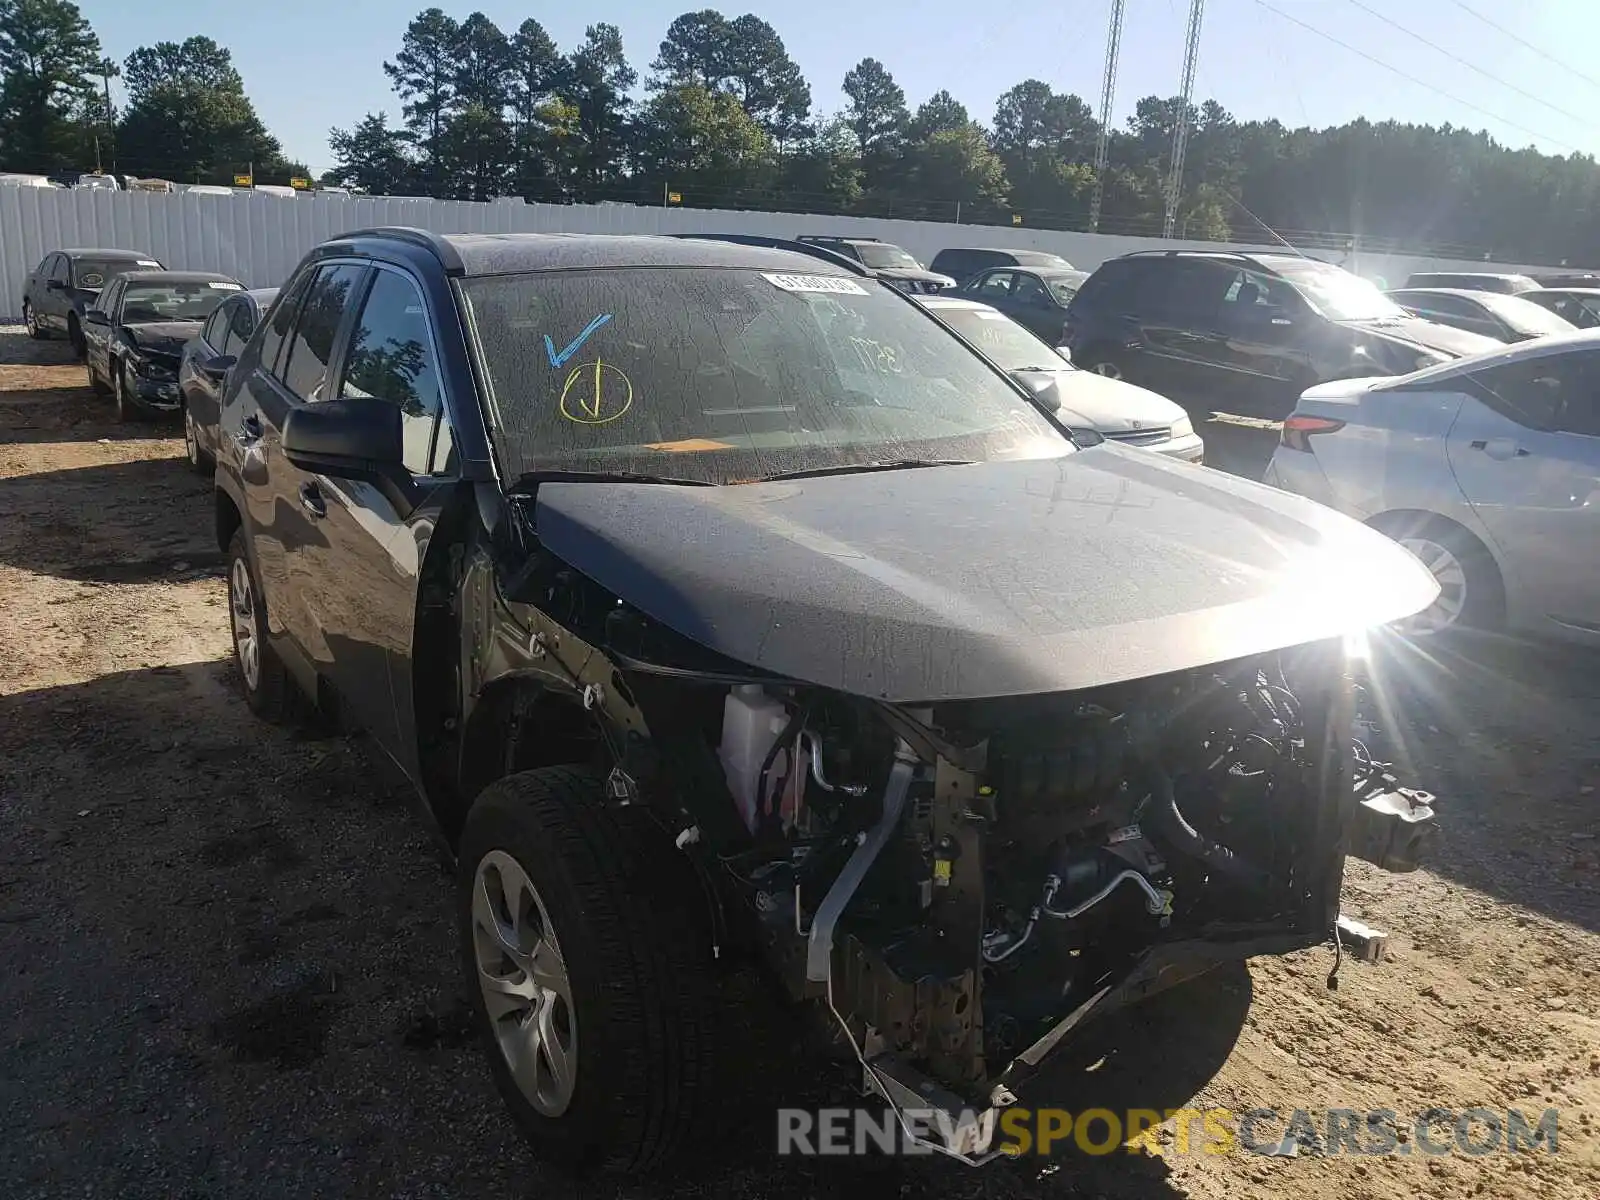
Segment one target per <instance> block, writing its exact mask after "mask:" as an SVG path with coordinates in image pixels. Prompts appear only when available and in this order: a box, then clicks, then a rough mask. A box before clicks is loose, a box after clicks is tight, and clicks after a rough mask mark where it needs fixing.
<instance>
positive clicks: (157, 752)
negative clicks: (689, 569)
mask: <svg viewBox="0 0 1600 1200" xmlns="http://www.w3.org/2000/svg"><path fill="white" fill-rule="evenodd" d="M83 382H84V376H83V372H82V370H81V368H79V367H77V366H75V365H71V364H70V362H69V360H68V358H67V355H66V354H65V352H64V347H62V346H61V345H60V344H59V343H49V344H35V343H30V342H28V341H26V340H25V339H24V338H22V337H21V336H19V334H18V332H17V331H16V330H0V1130H3V1134H0V1196H3V1197H5V1198H6V1200H23V1198H27V1197H55V1196H67V1195H71V1196H98V1197H116V1198H118V1200H136V1198H142V1197H150V1198H152V1200H153V1198H158V1197H159V1198H162V1200H167V1198H173V1197H196V1198H198V1197H219V1198H221V1197H226V1198H227V1200H244V1198H247V1197H302V1196H314V1195H316V1196H341V1197H343V1196H351V1197H355V1196H361V1197H366V1196H372V1197H380V1196H381V1197H418V1198H421V1197H452V1198H453V1197H462V1198H467V1197H511V1196H519V1197H520V1196H534V1195H539V1196H567V1195H579V1194H581V1195H586V1196H617V1197H630V1198H631V1197H702V1196H704V1197H710V1196H741V1197H774V1198H788V1197H795V1198H799V1197H834V1196H838V1197H848V1196H856V1195H860V1194H865V1193H864V1192H863V1188H865V1187H870V1188H872V1189H873V1194H876V1195H883V1196H896V1195H899V1196H919V1195H921V1196H926V1195H941V1196H949V1197H957V1198H965V1197H979V1196H982V1197H993V1198H1004V1197H1019V1198H1025V1200H1044V1198H1051V1200H1055V1198H1062V1200H1065V1198H1073V1197H1084V1198H1093V1197H1105V1198H1128V1200H1174V1198H1177V1197H1187V1198H1196V1200H1198V1198H1205V1200H1222V1198H1224V1197H1234V1196H1240V1195H1254V1196H1263V1197H1285V1198H1288V1197H1293V1198H1294V1200H1335V1198H1339V1200H1344V1198H1356V1200H1400V1198H1401V1197H1413V1196H1421V1197H1438V1198H1444V1197H1458V1196H1460V1197H1468V1196H1482V1197H1490V1198H1499V1197H1505V1198H1508V1200H1509V1198H1511V1197H1542V1198H1548V1200H1594V1197H1596V1196H1600V1136H1597V1129H1600V978H1597V972H1600V844H1597V842H1596V839H1595V833H1596V829H1597V824H1596V821H1595V816H1594V813H1595V805H1596V802H1597V800H1600V796H1597V794H1596V790H1595V789H1596V788H1597V787H1600V721H1597V720H1596V717H1597V715H1600V670H1597V666H1600V660H1597V659H1596V657H1595V656H1593V655H1588V656H1580V655H1574V654H1571V653H1556V652H1550V651H1532V650H1527V649H1525V648H1519V647H1515V646H1487V647H1481V648H1477V649H1474V650H1473V651H1472V653H1471V654H1470V655H1467V656H1452V657H1450V658H1449V659H1447V660H1436V661H1431V662H1430V661H1426V660H1424V659H1422V658H1421V657H1420V656H1412V657H1410V658H1408V659H1406V660H1403V661H1402V660H1400V659H1398V658H1396V657H1390V658H1387V659H1385V660H1384V661H1382V662H1380V663H1379V664H1378V665H1377V666H1376V667H1375V676H1376V678H1377V681H1378V682H1381V683H1382V684H1383V687H1382V689H1381V692H1382V694H1383V696H1385V697H1386V698H1387V699H1388V701H1389V702H1390V704H1391V706H1392V707H1393V708H1394V709H1395V713H1394V715H1393V716H1391V717H1388V718H1385V719H1383V720H1382V722H1381V723H1382V724H1384V725H1385V742H1386V744H1389V745H1392V746H1396V747H1399V748H1401V751H1402V752H1403V755H1404V757H1405V758H1406V760H1407V761H1408V763H1409V764H1410V768H1411V769H1412V770H1413V771H1414V773H1415V774H1414V778H1415V781H1416V782H1417V783H1418V785H1419V786H1423V787H1427V788H1429V789H1431V790H1433V791H1435V792H1437V793H1438V794H1439V796H1440V797H1441V801H1440V803H1441V811H1442V813H1443V819H1444V821H1445V822H1446V826H1447V827H1446V830H1445V837H1444V839H1443V840H1442V842H1441V843H1440V844H1439V846H1438V847H1437V850H1436V856H1435V857H1436V861H1435V863H1434V864H1433V866H1432V867H1431V868H1430V869H1428V870H1425V871H1419V872H1416V873H1414V874H1410V875H1402V876H1390V875H1384V874H1382V873H1379V872H1377V871H1374V870H1369V869H1367V868H1365V867H1364V866H1362V865H1360V864H1352V867H1351V870H1350V872H1349V876H1348V881H1347V885H1346V889H1345V911H1346V912H1348V913H1350V914H1351V915H1353V916H1356V917H1359V918H1361V919H1364V920H1366V921H1367V922H1369V923H1370V924H1372V925H1375V926H1378V927H1379V928H1381V929H1383V930H1386V931H1388V932H1389V933H1390V935H1391V948H1392V952H1391V955H1390V957H1389V959H1388V961H1384V962H1380V963H1376V964H1373V963H1365V962H1357V961H1352V960H1351V959H1349V958H1348V957H1347V958H1346V961H1345V963H1344V965H1343V969H1342V971H1341V974H1340V976H1339V980H1340V986H1339V988H1338V990H1337V991H1329V990H1328V989H1327V988H1326V986H1325V977H1326V975H1327V973H1328V971H1329V969H1330V967H1331V965H1332V957H1333V956H1332V952H1331V949H1321V950H1316V951H1308V952H1305V953H1302V954H1299V955H1296V956H1293V957H1291V958H1288V959H1282V960H1268V961H1255V962H1251V963H1250V964H1248V967H1247V968H1245V967H1241V968H1239V969H1237V970H1234V971H1222V972H1217V973H1214V974H1213V975H1212V976H1209V977H1207V978H1205V979H1203V980H1201V981H1199V982H1197V983H1195V984H1192V985H1190V986H1189V987H1187V988H1183V989H1180V990H1178V991H1176V992H1173V993H1170V994H1168V995H1167V996H1165V997H1162V998H1160V999H1158V1000H1155V1001H1153V1002H1151V1003H1149V1004H1147V1005H1145V1006H1143V1007H1142V1008H1140V1009H1137V1010H1134V1011H1132V1012H1129V1013H1127V1014H1124V1015H1122V1016H1119V1017H1114V1018H1110V1019H1108V1020H1107V1021H1105V1022H1104V1023H1103V1024H1102V1025H1100V1026H1099V1027H1098V1028H1095V1029H1094V1031H1093V1033H1092V1034H1091V1035H1090V1036H1089V1037H1088V1041H1087V1042H1086V1044H1085V1048H1084V1049H1083V1050H1082V1051H1079V1052H1076V1053H1075V1055H1074V1056H1073V1057H1072V1058H1071V1059H1069V1060H1068V1061H1067V1062H1065V1063H1063V1064H1062V1065H1061V1066H1060V1068H1059V1069H1057V1070H1055V1071H1053V1072H1052V1073H1051V1075H1050V1076H1049V1077H1048V1078H1047V1079H1045V1080H1043V1081H1041V1082H1040V1084H1039V1085H1038V1086H1037V1087H1036V1088H1035V1089H1034V1090H1033V1092H1032V1093H1030V1095H1028V1096H1027V1097H1025V1099H1026V1100H1027V1101H1029V1102H1030V1103H1032V1104H1033V1105H1035V1106H1043V1105H1046V1104H1059V1105H1062V1106H1065V1107H1069V1108H1072V1109H1075V1110H1081V1109H1082V1108H1084V1107H1085V1106H1086V1105H1087V1104H1091V1103H1098V1104H1104V1105H1106V1106H1108V1107H1111V1108H1113V1109H1117V1110H1123V1109H1126V1108H1129V1107H1138V1108H1153V1109H1163V1110H1164V1109H1170V1108H1178V1107H1184V1106H1187V1107H1194V1108H1205V1107H1221V1108H1226V1109H1228V1110H1231V1111H1232V1112H1234V1113H1236V1114H1242V1113H1243V1112H1244V1111H1245V1110H1248V1109H1251V1108H1255V1107H1267V1108H1273V1109H1276V1110H1278V1111H1279V1112H1280V1113H1281V1114H1283V1115H1284V1117H1285V1119H1286V1118H1287V1115H1288V1114H1289V1112H1290V1111H1291V1110H1293V1109H1296V1108H1304V1109H1307V1110H1319V1109H1325V1108H1328V1107H1338V1108H1351V1109H1357V1110H1369V1109H1391V1110H1395V1111H1396V1112H1397V1113H1399V1114H1401V1117H1400V1120H1401V1124H1402V1127H1403V1128H1409V1122H1410V1121H1411V1120H1412V1118H1414V1116H1415V1115H1416V1114H1418V1113H1421V1112H1424V1111H1425V1110H1428V1109H1433V1108H1442V1109H1448V1110H1451V1111H1453V1112H1461V1111H1463V1110H1466V1109H1468V1108H1474V1107H1481V1108H1487V1109H1491V1110H1499V1111H1501V1112H1504V1110H1506V1109H1508V1108H1517V1109H1521V1110H1523V1111H1524V1112H1527V1113H1528V1114H1529V1115H1530V1117H1531V1118H1533V1119H1535V1120H1536V1119H1537V1118H1538V1116H1539V1115H1540V1114H1541V1113H1542V1112H1543V1111H1544V1110H1545V1109H1546V1108H1552V1107H1553V1108H1557V1109H1559V1143H1558V1150H1557V1152H1556V1153H1555V1154H1549V1153H1546V1152H1543V1151H1540V1152H1537V1153H1534V1152H1527V1151H1524V1152H1522V1153H1520V1154H1514V1155H1513V1154H1491V1155H1487V1156H1483V1157H1469V1156H1466V1155H1464V1154H1461V1153H1452V1154H1449V1155H1445V1156H1441V1157H1428V1156H1423V1155H1420V1154H1407V1153H1401V1154H1396V1155H1393V1156H1389V1157H1354V1156H1348V1155H1340V1154H1335V1153H1332V1152H1331V1150H1330V1148H1329V1147H1328V1146H1326V1145H1325V1144H1323V1142H1322V1141H1321V1140H1319V1139H1318V1138H1315V1137H1305V1138H1301V1139H1300V1140H1299V1142H1298V1143H1286V1145H1298V1152H1297V1153H1296V1154H1294V1155H1293V1156H1289V1155H1278V1156H1269V1157H1263V1156H1258V1155H1252V1154H1245V1153H1241V1152H1235V1153H1229V1154H1221V1155H1217V1154H1203V1153H1197V1152H1193V1148H1191V1153H1188V1154H1182V1153H1179V1152H1178V1150H1179V1147H1178V1144H1177V1140H1176V1138H1175V1137H1174V1135H1173V1133H1172V1131H1171V1129H1170V1128H1169V1129H1167V1130H1166V1131H1164V1133H1163V1134H1162V1135H1161V1140H1160V1141H1159V1142H1158V1147H1157V1148H1158V1149H1159V1150H1160V1153H1140V1154H1127V1153H1122V1152H1118V1153H1116V1154H1115V1155H1113V1156H1109V1157H1086V1156H1082V1155H1079V1156H1075V1157H1062V1158H1057V1159H1053V1160H1050V1161H1048V1162H1043V1161H1040V1160H1036V1159H1035V1160H1029V1161H1025V1162H1020V1163H1008V1162H1002V1163H997V1164H994V1165H991V1166H989V1167H987V1168H985V1169H983V1170H982V1171H980V1172H973V1171H969V1170H967V1169H964V1168H961V1167H959V1166H956V1165H954V1164H948V1163H944V1162H940V1161H929V1160H923V1159H917V1160H903V1159H902V1160H889V1159H882V1158H879V1159H873V1160H865V1161H863V1160H851V1161H840V1160H796V1159H782V1160H780V1159H778V1158H777V1157H776V1156H775V1155H774V1154H773V1151H772V1146H773V1141H774V1131H775V1118H774V1115H773V1109H774V1107H775V1106H776V1105H778V1104H779V1103H780V1102H787V1103H791V1104H804V1105H817V1104H826V1103H843V1102H846V1098H847V1097H848V1095H849V1088H850V1085H851V1083H852V1082H853V1081H852V1079H851V1076H850V1073H849V1072H848V1071H845V1070H844V1069H843V1068H842V1067H839V1066H835V1065H827V1066H821V1065H819V1064H818V1063H817V1061H816V1059H815V1057H814V1055H813V1054H812V1052H811V1050H810V1049H809V1048H808V1047H809V1043H808V1041H807V1039H806V1036H805V1032H804V1025H803V1023H802V1018H800V1017H798V1016H794V1015H790V1014H786V1013H782V1012H778V1011H776V1010H774V1009H773V1008H772V1006H771V1005H770V1004H769V1003H768V1001H767V999H766V994H765V993H764V992H763V991H762V990H761V989H760V988H759V987H758V986H757V985H755V984H754V983H753V982H752V981H750V980H748V979H745V978H742V977H740V978H736V979H734V980H732V981H731V982H730V986H732V987H734V988H735V989H736V990H737V989H744V990H745V991H746V992H747V993H748V1002H747V1003H746V1004H744V1006H743V1010H742V1011H744V1012H746V1013H747V1014H748V1021H747V1022H746V1025H747V1027H742V1028H741V1029H740V1030H738V1031H737V1032H736V1035H735V1036H736V1038H742V1039H745V1043H746V1044H745V1045H744V1046H743V1047H742V1049H741V1053H743V1054H744V1055H745V1057H746V1060H747V1061H748V1062H749V1064H750V1069H749V1072H748V1081H749V1082H748V1089H749V1090H748V1092H741V1093H739V1094H735V1095H730V1096H729V1097H728V1098H727V1100H728V1112H729V1115H728V1119H727V1121H726V1124H725V1136H724V1144H723V1146H722V1147H721V1148H720V1149H719V1150H717V1151H716V1152H715V1153H708V1154H705V1155H702V1156H699V1157H696V1158H693V1159H691V1160H690V1161H688V1162H687V1163H685V1164H684V1165H683V1166H682V1167H681V1168H680V1170H679V1172H678V1173H677V1174H676V1175H675V1176H673V1177H671V1178H670V1179H667V1180H657V1181H653V1182H650V1183H648V1184H619V1183H596V1184H589V1185H586V1186H584V1187H583V1188H581V1189H580V1188H575V1187H574V1186H573V1185H571V1184H570V1183H567V1182H565V1181H564V1180H562V1179H560V1178H557V1177H554V1176H552V1175H550V1174H549V1173H548V1172H546V1171H543V1170H542V1169H540V1168H539V1167H538V1166H537V1165H536V1164H534V1163H533V1162H532V1161H531V1160H530V1158H529V1157H528V1155H527V1154H526V1153H525V1151H524V1150H523V1149H522V1147H521V1145H520V1143H519V1142H518V1140H517V1139H516V1137H515V1136H514V1134H513V1132H512V1129H511V1126H510V1124H509V1122H508V1120H507V1119H506V1118H505V1117H504V1116H503V1115H502V1113H501V1109H500V1106H499V1104H498V1102H497V1100H496V1098H495V1097H494V1095H493V1094H492V1091H491V1087H490V1084H489V1081H488V1077H487V1073H486V1071H485V1069H484V1067H483V1065H482V1063H481V1060H480V1058H479V1055H478V1050H477V1048H476V1046H475V1044H473V1043H472V1041H471V1039H470V1038H469V1036H468V1035H469V1030H468V1028H467V1025H466V1020H465V1015H464V1014H465V1011H466V1010H465V1007H464V999H463V994H462V993H461V991H460V989H459V987H458V983H457V972H456V967H455V963H456V959H455V946H454V937H453V934H452V918H451V906H450V895H449V886H448V881H447V877H446V875H445V873H444V872H443V870H442V868H441V863H440V860H439V858H438V857H437V855H436V853H435V851H434V849H433V848H432V845H431V843H430V841H429V839H428V837H427V836H426V835H425V833H424V830H423V827H422V826H421V824H420V823H419V822H418V821H417V820H416V819H415V818H414V816H413V815H412V813H411V811H410V809H409V806H408V804H407V797H406V793H405V790H404V789H403V788H401V787H397V786H394V785H391V784H389V783H387V782H383V779H384V777H383V776H382V775H381V774H380V773H379V772H378V771H377V770H376V769H375V767H374V765H373V763H372V762H371V761H370V760H369V759H368V757H367V756H366V753H365V752H364V750H363V748H362V746H361V745H360V743H359V742H353V741H348V740H345V739H338V738H326V737H323V738H318V737H312V736H306V735H290V734H286V733H283V732H278V731H275V730H271V729H268V728H265V727H263V726H262V725H260V724H259V723H257V722H256V721H255V720H254V719H253V718H252V717H251V716H250V715H249V713H248V712H247V710H246V708H245V706H244V704H243V703H242V701H241V700H240V699H239V697H238V694H237V691H236V689H235V686H234V681H233V679H232V678H231V668H230V666H229V663H228V658H227V654H228V649H229V647H228V634H227V621H226V611H225V608H224V583H223V580H222V577H221V574H222V572H221V561H220V556H219V555H218V553H217V550H216V547H215V546H214V545H213V543H212V539H211V526H210V485H209V483H208V482H207V481H205V480H203V479H199V478H197V477H195V476H194V475H192V474H190V473H189V472H188V471H187V470H186V469H185V464H184V462H183V460H182V443H181V440H179V439H178V438H177V437H176V436H174V435H175V434H176V433H177V430H175V429H166V428H159V427H155V426H138V425H135V426H130V427H119V426H117V425H115V424H113V423H111V420H110V417H111V414H110V409H109V405H107V404H105V403H102V402H99V401H95V400H93V399H92V398H91V397H90V396H89V395H88V393H87V390H86V389H85V388H84V387H83ZM1203 432H1204V433H1206V435H1207V436H1208V437H1210V436H1212V435H1213V433H1215V435H1216V438H1217V442H1216V447H1215V448H1216V450H1217V451H1218V453H1217V454H1216V455H1214V456H1213V461H1223V465H1235V466H1236V467H1238V469H1244V470H1251V469H1253V468H1252V467H1251V466H1248V465H1246V466H1239V464H1258V463H1259V462H1261V461H1264V458H1265V453H1266V451H1267V449H1270V444H1271V434H1270V431H1262V430H1260V429H1256V430H1251V429H1249V428H1247V427H1238V426H1235V427H1234V428H1231V429H1228V430H1221V431H1217V430H1213V429H1211V428H1210V427H1207V428H1206V429H1204V430H1203ZM1224 451H1225V453H1224ZM1224 460H1225V461H1224ZM1282 1128H1283V1123H1282V1121H1280V1122H1278V1123H1277V1125H1275V1126H1274V1125H1272V1124H1270V1123H1268V1124H1266V1125H1264V1129H1265V1130H1266V1131H1268V1132H1271V1131H1273V1130H1280V1131H1281V1130H1282ZM1479 1132H1480V1134H1481V1132H1482V1131H1481V1130H1480V1131H1479ZM1274 1136H1277V1135H1276V1134H1274ZM1408 1147H1409V1143H1408V1146H1407V1147H1403V1149H1404V1148H1408Z"/></svg>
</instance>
